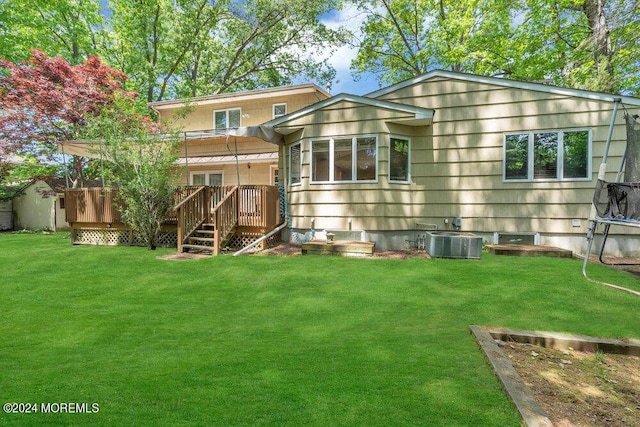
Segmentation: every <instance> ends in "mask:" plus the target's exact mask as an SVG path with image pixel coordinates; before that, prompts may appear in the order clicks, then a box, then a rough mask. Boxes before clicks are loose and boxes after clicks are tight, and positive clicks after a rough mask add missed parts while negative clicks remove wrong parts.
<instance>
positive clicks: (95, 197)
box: [65, 188, 124, 224]
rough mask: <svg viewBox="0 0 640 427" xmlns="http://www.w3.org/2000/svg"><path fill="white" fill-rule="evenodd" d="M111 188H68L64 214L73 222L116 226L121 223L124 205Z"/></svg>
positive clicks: (70, 222) (69, 221) (68, 220)
mask: <svg viewBox="0 0 640 427" xmlns="http://www.w3.org/2000/svg"><path fill="white" fill-rule="evenodd" d="M116 195H117V191H116V190H114V189H112V188H69V189H67V190H66V193H65V214H66V219H67V222H68V223H69V224H72V223H74V222H85V223H102V224H117V223H121V222H122V215H121V213H120V212H122V211H123V210H124V209H123V208H124V205H123V204H122V203H121V202H118V201H117V199H116Z"/></svg>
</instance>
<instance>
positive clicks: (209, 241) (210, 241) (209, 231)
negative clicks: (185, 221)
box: [182, 223, 215, 255]
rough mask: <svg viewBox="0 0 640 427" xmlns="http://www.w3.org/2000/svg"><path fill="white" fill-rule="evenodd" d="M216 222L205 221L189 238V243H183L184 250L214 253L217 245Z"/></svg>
mask: <svg viewBox="0 0 640 427" xmlns="http://www.w3.org/2000/svg"><path fill="white" fill-rule="evenodd" d="M214 234H215V224H209V223H204V224H201V225H200V227H198V229H197V230H196V231H194V232H193V234H192V235H191V236H189V237H188V238H187V241H188V242H189V243H185V244H183V245H182V252H194V253H195V252H199V253H204V254H208V255H213V252H214V245H215V238H214Z"/></svg>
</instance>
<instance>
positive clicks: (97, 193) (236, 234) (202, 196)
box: [66, 186, 282, 253]
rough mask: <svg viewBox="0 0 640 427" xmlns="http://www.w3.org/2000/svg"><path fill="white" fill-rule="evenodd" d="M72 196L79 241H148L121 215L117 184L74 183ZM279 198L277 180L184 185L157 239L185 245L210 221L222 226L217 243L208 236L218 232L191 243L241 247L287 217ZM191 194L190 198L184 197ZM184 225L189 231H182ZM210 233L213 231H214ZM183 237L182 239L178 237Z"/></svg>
mask: <svg viewBox="0 0 640 427" xmlns="http://www.w3.org/2000/svg"><path fill="white" fill-rule="evenodd" d="M195 196H198V198H195ZM66 198H67V201H68V202H67V204H66V215H67V220H68V222H69V223H70V224H71V239H72V243H73V244H80V245H82V244H88V245H111V246H115V245H124V246H145V244H144V242H143V241H142V239H141V238H140V236H138V235H137V233H135V232H133V231H132V230H131V228H130V227H128V226H127V225H126V224H123V222H122V216H121V215H120V211H121V210H122V208H123V206H122V204H121V202H119V201H118V199H117V190H114V189H108V188H107V189H104V188H82V189H68V190H67V191H66ZM279 198H280V194H279V191H278V189H277V187H274V186H240V187H238V186H226V187H225V186H216V187H183V188H181V189H180V190H179V191H177V192H176V196H175V200H176V203H177V206H181V205H182V206H181V208H180V209H177V210H176V211H174V212H173V214H172V216H171V217H170V218H169V219H168V221H167V222H166V223H165V224H164V225H163V229H162V231H161V233H160V235H159V237H158V241H157V242H156V245H157V246H159V247H170V248H171V247H173V248H176V247H177V248H178V249H179V250H180V249H181V246H188V245H185V244H184V243H185V242H186V241H187V240H188V239H190V235H191V233H192V231H188V230H191V228H193V229H197V228H198V227H199V226H200V225H206V226H213V229H215V230H219V231H216V233H218V234H220V237H219V241H216V243H215V244H211V243H208V242H209V241H213V239H212V238H209V237H207V238H199V239H198V238H194V239H193V240H196V241H202V242H205V243H203V246H196V245H189V246H191V247H197V248H200V247H202V248H204V249H208V250H209V251H210V252H212V253H219V252H220V250H222V249H223V248H232V249H241V248H243V247H246V246H248V245H250V244H251V243H254V242H255V241H256V240H258V239H259V238H261V237H262V236H264V235H265V234H267V233H268V232H269V231H271V230H273V229H274V228H275V227H277V226H278V225H279V224H280V223H281V222H280V221H281V220H282V219H281V216H280V210H279ZM186 200H188V201H189V202H190V204H188V205H184V203H181V202H180V201H186ZM181 226H182V227H183V228H182V230H185V229H187V231H186V232H187V233H188V234H186V235H185V231H183V232H182V233H180V227H181ZM203 233H204V232H203ZM208 233H209V235H211V233H212V232H208ZM205 236H207V235H206V234H205ZM180 238H182V239H183V241H182V242H179V241H178V240H179V239H180ZM280 240H281V235H280V233H276V234H275V235H273V236H271V237H270V238H269V239H267V240H265V241H263V242H261V244H260V245H259V246H258V248H259V249H266V248H268V247H272V246H274V245H275V244H277V243H278V242H280ZM180 243H182V245H181V244H180ZM205 244H208V246H204V245H205Z"/></svg>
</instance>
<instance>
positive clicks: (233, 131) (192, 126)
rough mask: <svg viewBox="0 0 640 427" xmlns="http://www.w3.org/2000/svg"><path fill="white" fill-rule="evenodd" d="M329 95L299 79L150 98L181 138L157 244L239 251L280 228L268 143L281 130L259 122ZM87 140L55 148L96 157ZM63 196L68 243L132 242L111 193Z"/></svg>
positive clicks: (274, 161)
mask: <svg viewBox="0 0 640 427" xmlns="http://www.w3.org/2000/svg"><path fill="white" fill-rule="evenodd" d="M329 97H330V95H329V93H327V92H326V91H324V90H323V89H321V88H319V87H318V86H316V85H314V84H301V85H294V86H288V87H277V88H270V89H259V90H252V91H244V92H237V93H231V94H218V95H211V96H204V97H197V98H191V99H188V100H185V99H178V100H171V101H161V102H152V103H150V104H149V106H150V107H151V108H152V109H154V110H155V111H156V112H157V113H158V116H159V117H160V119H162V120H163V121H167V122H170V123H172V125H173V126H175V127H179V128H181V129H182V131H183V132H182V135H183V136H184V140H183V143H182V147H181V156H180V158H179V159H178V166H179V167H181V168H182V170H183V174H182V182H181V184H182V186H183V187H182V189H181V190H180V191H178V192H177V193H176V211H175V213H174V217H173V218H170V219H169V221H167V223H166V224H164V228H163V232H162V234H161V236H160V244H161V245H172V246H177V247H178V251H182V250H183V249H184V250H192V249H193V250H202V251H210V252H213V253H219V252H220V250H221V249H222V248H224V247H227V246H228V247H240V248H242V247H244V246H246V245H247V244H250V243H253V242H255V241H256V240H258V239H260V238H261V237H262V236H265V235H266V234H267V233H270V232H272V231H273V230H274V228H276V227H277V226H279V225H280V224H281V222H282V219H281V215H280V208H279V205H280V201H279V199H280V196H279V191H278V189H277V187H275V186H274V184H275V183H277V182H278V180H279V176H278V174H279V170H278V147H277V146H276V145H274V144H272V143H270V142H267V140H268V141H272V140H273V139H274V138H276V139H277V138H278V137H279V135H276V134H273V130H272V129H270V128H264V127H261V126H260V124H261V123H263V122H265V121H269V120H271V119H274V118H278V117H281V116H283V115H285V114H287V113H288V112H289V111H294V110H299V109H301V108H304V107H307V106H309V105H312V104H314V103H316V102H318V101H321V100H324V99H327V98H329ZM185 111H186V112H187V114H186V115H185ZM91 145H92V143H90V142H82V141H70V142H64V143H62V144H60V145H59V147H58V150H59V152H60V153H63V154H76V155H84V156H88V157H95V156H96V150H91ZM192 186H193V187H192ZM67 195H68V197H69V198H70V203H68V206H69V208H68V210H70V211H68V212H67V214H68V218H69V221H70V223H71V228H72V233H71V236H72V241H73V243H77V244H80V243H86V244H137V242H138V239H137V237H136V236H135V235H134V234H133V233H132V231H131V230H130V229H129V227H128V226H127V225H126V224H124V223H123V220H122V216H121V214H120V212H119V206H116V205H113V206H112V204H114V203H116V201H117V197H115V196H114V195H115V191H111V190H109V191H104V190H102V189H99V190H98V191H95V190H92V189H74V190H68V191H67ZM116 204H117V203H116ZM275 238H279V234H278V235H277V236H276V235H274V236H273V239H275Z"/></svg>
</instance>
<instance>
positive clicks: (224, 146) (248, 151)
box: [155, 85, 328, 185]
mask: <svg viewBox="0 0 640 427" xmlns="http://www.w3.org/2000/svg"><path fill="white" fill-rule="evenodd" d="M327 97H328V95H327V94H326V93H324V92H322V91H319V90H318V88H317V87H315V86H311V85H302V86H292V87H289V88H276V89H268V90H264V91H252V92H239V93H235V94H229V95H228V96H227V95H218V96H214V97H204V98H200V99H196V100H194V101H193V102H191V105H190V106H189V107H188V109H187V110H186V111H187V114H186V115H185V116H184V118H180V119H178V120H175V121H173V117H174V116H175V114H177V113H178V112H180V113H183V111H182V110H183V108H184V107H183V106H182V105H183V103H182V102H180V101H176V102H169V103H159V104H156V105H155V108H157V110H158V111H159V114H160V117H161V119H163V120H166V121H168V122H169V123H171V122H173V124H174V126H177V127H180V128H181V129H182V130H185V131H196V130H211V129H212V128H213V127H214V112H215V111H219V110H227V109H235V108H240V110H241V126H255V125H260V124H262V123H264V122H267V121H269V120H271V119H273V106H274V105H275V104H286V105H287V112H292V111H296V110H299V109H301V108H304V107H306V106H308V105H311V104H313V103H316V102H318V101H321V100H323V99H326V98H327ZM277 151H278V146H277V145H275V144H271V143H268V142H266V141H263V140H261V139H259V138H249V137H229V138H226V137H225V136H218V137H214V138H207V139H188V140H185V141H184V142H183V144H182V147H181V154H180V155H181V157H189V158H190V159H192V161H191V162H188V169H187V168H184V170H183V173H182V184H187V183H191V180H190V177H191V175H192V174H193V173H198V172H222V174H223V180H224V182H223V184H224V185H237V184H238V174H239V175H240V184H242V185H271V184H273V176H274V171H273V170H274V169H277V166H278V162H277V161H275V160H274V161H269V162H264V161H261V162H258V163H256V162H251V161H240V162H239V165H236V163H235V161H233V160H231V161H229V162H227V163H224V164H220V163H219V162H218V161H210V162H209V163H208V164H201V163H198V162H197V161H196V160H197V158H206V157H216V156H232V155H234V154H238V155H240V156H243V155H252V154H265V153H276V152H277ZM194 159H195V160H194Z"/></svg>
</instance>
